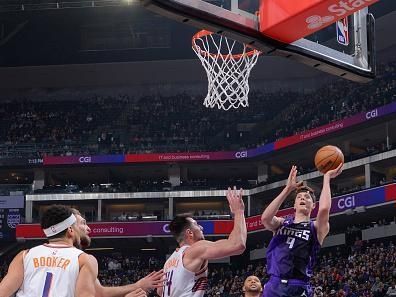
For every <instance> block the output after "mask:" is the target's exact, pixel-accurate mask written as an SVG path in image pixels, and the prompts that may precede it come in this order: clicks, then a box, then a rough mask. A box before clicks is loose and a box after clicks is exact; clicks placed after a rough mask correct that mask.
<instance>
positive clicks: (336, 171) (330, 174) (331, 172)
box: [324, 163, 344, 178]
mask: <svg viewBox="0 0 396 297" xmlns="http://www.w3.org/2000/svg"><path fill="white" fill-rule="evenodd" d="M343 166H344V163H341V164H340V165H338V167H337V168H336V169H333V170H329V171H327V172H326V173H325V175H324V176H328V177H329V178H335V177H337V176H339V175H340V174H341V172H342V168H343Z"/></svg>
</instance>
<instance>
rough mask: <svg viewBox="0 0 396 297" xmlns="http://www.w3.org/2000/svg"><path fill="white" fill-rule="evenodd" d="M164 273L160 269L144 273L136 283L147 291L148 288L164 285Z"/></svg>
mask: <svg viewBox="0 0 396 297" xmlns="http://www.w3.org/2000/svg"><path fill="white" fill-rule="evenodd" d="M164 281H165V273H164V270H163V269H161V270H159V271H153V272H151V273H150V274H148V275H146V276H145V277H143V278H142V279H140V280H139V281H137V282H136V285H137V286H139V287H140V288H141V289H143V290H145V291H148V290H149V289H154V288H160V287H162V286H163V285H164Z"/></svg>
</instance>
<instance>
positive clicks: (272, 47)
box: [140, 0, 376, 82]
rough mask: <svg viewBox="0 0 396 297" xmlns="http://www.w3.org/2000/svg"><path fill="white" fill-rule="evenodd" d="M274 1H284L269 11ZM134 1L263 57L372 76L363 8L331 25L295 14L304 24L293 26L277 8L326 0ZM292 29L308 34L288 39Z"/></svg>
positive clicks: (363, 78) (368, 19) (371, 42)
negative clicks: (250, 48)
mask: <svg viewBox="0 0 396 297" xmlns="http://www.w3.org/2000/svg"><path fill="white" fill-rule="evenodd" d="M275 1H279V3H281V2H284V3H286V4H284V5H288V6H287V7H283V8H282V7H281V8H280V9H279V10H278V11H275V9H274V7H272V6H271V5H269V4H270V3H276V2H275ZM328 1H329V0H328ZM140 2H141V3H142V4H143V6H145V7H146V8H148V9H150V10H152V11H154V12H156V13H159V14H161V15H164V16H166V17H169V18H172V19H175V20H177V21H179V22H182V23H186V24H189V25H192V26H195V27H197V28H198V29H206V30H210V31H212V32H216V33H218V34H222V35H225V36H227V37H229V38H232V39H235V40H238V41H240V42H243V43H245V44H249V45H251V46H253V47H255V48H257V49H258V50H260V51H261V52H263V54H265V55H274V56H282V57H285V58H287V59H291V60H295V61H298V62H301V63H304V64H307V65H309V66H311V67H314V68H316V69H319V70H322V71H325V72H328V73H331V74H333V75H337V76H341V77H344V78H346V79H349V80H353V81H358V82H367V81H370V80H371V79H372V78H374V76H375V70H376V69H375V38H374V37H375V36H374V18H373V16H372V15H371V14H369V13H368V9H367V7H366V8H363V9H361V10H359V11H357V12H355V13H354V14H351V15H349V16H348V17H346V18H344V19H341V20H339V21H337V22H335V23H334V21H335V19H334V17H333V16H330V15H320V14H312V15H309V16H308V17H307V16H303V15H302V16H301V17H303V20H304V24H301V23H295V24H293V23H287V22H284V20H283V19H282V13H283V11H286V10H288V9H289V8H290V7H291V6H293V4H292V3H297V2H298V3H300V4H301V3H310V5H311V4H312V3H320V2H322V3H323V2H326V1H325V0H298V1H297V0H296V1H291V0H140ZM341 2H342V1H341ZM351 2H353V1H352V0H349V3H350V4H351ZM355 2H356V3H357V2H359V3H362V2H371V3H369V4H373V3H374V2H376V0H364V1H362V0H359V1H357V0H355ZM343 3H344V2H343ZM345 3H347V2H345ZM356 3H352V4H356ZM352 4H351V5H352ZM365 4H367V3H365ZM356 5H357V4H356ZM367 5H368V4H367ZM344 7H345V6H344ZM346 7H348V6H346ZM333 8H334V7H333ZM355 8H356V6H355ZM355 10H356V9H355ZM334 11H335V12H340V11H341V8H339V7H338V11H337V7H335V8H334ZM301 17H300V19H301ZM274 18H278V19H279V20H280V21H279V23H282V22H283V24H284V25H285V26H284V28H283V29H284V31H285V32H286V33H284V32H283V33H282V31H281V32H280V33H279V32H273V31H272V28H273V27H271V26H272V24H271V22H272V21H273V20H274ZM286 20H287V17H286ZM302 25H303V26H302ZM279 27H281V26H279ZM298 28H300V29H301V30H302V29H305V31H306V32H309V34H306V35H304V36H305V37H304V38H300V39H297V40H294V39H295V38H296V36H297V35H293V34H288V33H290V32H292V33H295V32H297V31H301V30H299V29H298ZM310 30H311V32H312V34H311V33H310ZM282 34H283V35H282ZM283 37H284V38H283Z"/></svg>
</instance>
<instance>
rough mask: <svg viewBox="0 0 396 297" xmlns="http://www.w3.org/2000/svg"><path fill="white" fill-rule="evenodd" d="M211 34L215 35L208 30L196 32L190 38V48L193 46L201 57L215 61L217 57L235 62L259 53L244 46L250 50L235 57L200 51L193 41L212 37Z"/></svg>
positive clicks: (250, 47)
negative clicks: (211, 58) (232, 59)
mask: <svg viewBox="0 0 396 297" xmlns="http://www.w3.org/2000/svg"><path fill="white" fill-rule="evenodd" d="M212 34H215V33H213V32H211V31H208V30H201V31H199V32H197V33H196V34H194V36H193V37H192V46H193V48H195V50H196V51H198V52H199V53H200V54H201V55H202V56H205V57H206V56H211V57H213V58H216V59H217V58H218V57H222V58H223V59H224V60H228V59H230V58H234V59H235V60H237V59H240V58H242V57H244V56H247V57H251V56H253V55H254V54H256V53H260V52H259V51H258V50H256V49H255V48H253V47H252V46H250V45H247V44H245V46H246V48H248V49H250V50H249V51H247V52H246V53H243V54H236V55H233V54H227V55H223V54H213V53H209V52H207V51H205V50H202V49H201V48H200V47H199V46H198V45H197V44H196V43H195V41H196V40H197V39H200V38H202V37H205V36H209V35H212Z"/></svg>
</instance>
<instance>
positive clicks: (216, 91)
mask: <svg viewBox="0 0 396 297" xmlns="http://www.w3.org/2000/svg"><path fill="white" fill-rule="evenodd" d="M193 50H194V51H195V53H196V54H197V56H198V57H199V59H200V60H201V63H202V65H203V67H204V68H205V70H206V73H207V75H208V94H207V95H206V98H205V100H204V105H205V106H206V107H210V108H214V107H217V108H218V109H224V110H229V109H230V108H238V107H240V106H242V107H247V106H249V101H248V94H249V76H250V71H251V70H252V68H253V67H254V65H256V63H257V60H258V56H259V55H260V53H261V52H260V51H258V50H255V49H253V48H251V47H249V46H247V45H246V44H243V43H240V42H238V41H235V40H232V39H228V38H227V37H225V36H222V35H218V34H215V33H212V32H209V31H205V30H203V31H200V32H198V33H197V34H196V35H194V37H193Z"/></svg>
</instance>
